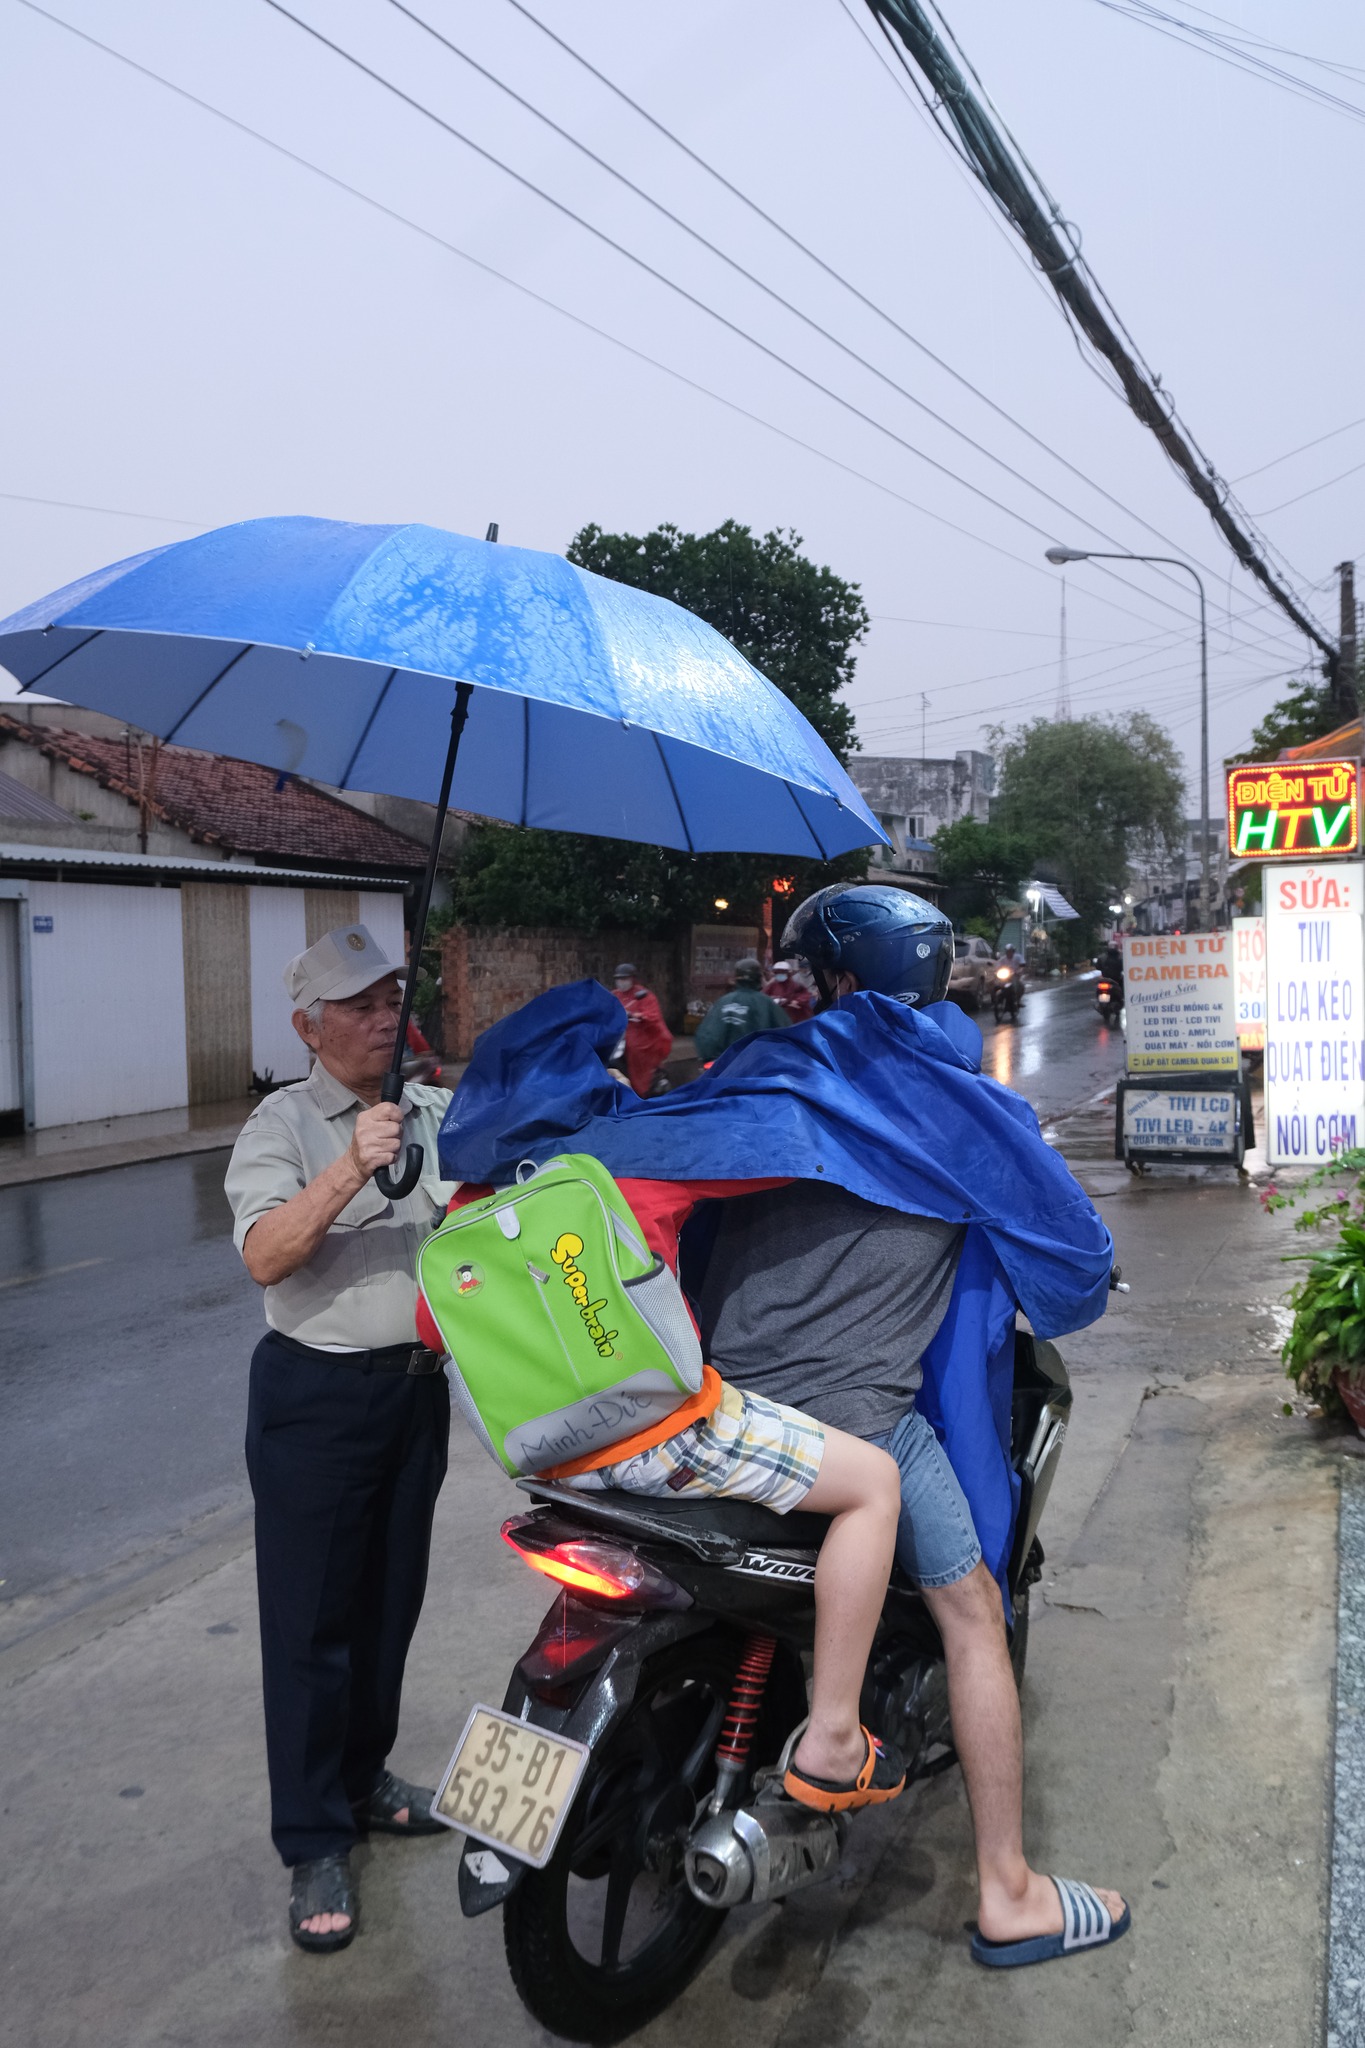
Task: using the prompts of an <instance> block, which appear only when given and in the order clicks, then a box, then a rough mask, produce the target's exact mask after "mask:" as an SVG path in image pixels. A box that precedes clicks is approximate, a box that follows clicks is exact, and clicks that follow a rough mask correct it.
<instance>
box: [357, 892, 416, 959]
mask: <svg viewBox="0 0 1365 2048" xmlns="http://www.w3.org/2000/svg"><path fill="white" fill-rule="evenodd" d="M356 923H357V924H363V925H365V926H366V927H367V929H368V930H369V933H370V936H371V938H372V939H374V940H375V941H376V942H377V944H379V945H381V946H382V947H383V948H384V951H385V952H386V953H387V954H388V956H389V958H390V960H392V961H394V963H395V964H396V965H397V966H400V967H401V966H402V964H403V943H404V941H403V896H402V892H401V890H398V889H362V890H361V892H360V915H359V917H358V918H357V919H356Z"/></svg>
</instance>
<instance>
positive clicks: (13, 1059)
mask: <svg viewBox="0 0 1365 2048" xmlns="http://www.w3.org/2000/svg"><path fill="white" fill-rule="evenodd" d="M27 909H28V905H27V904H25V903H13V902H9V903H7V902H4V901H0V1110H11V1109H22V1108H23V1106H24V1071H23V1060H22V1051H23V1047H22V1041H21V1026H20V1018H19V917H20V914H21V912H26V911H27Z"/></svg>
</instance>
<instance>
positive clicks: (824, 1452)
mask: <svg viewBox="0 0 1365 2048" xmlns="http://www.w3.org/2000/svg"><path fill="white" fill-rule="evenodd" d="M620 1185H621V1189H622V1193H623V1194H625V1196H626V1199H627V1200H628V1201H629V1202H630V1204H631V1207H632V1209H633V1210H634V1211H635V1213H636V1215H637V1217H639V1218H640V1220H641V1222H642V1224H643V1225H644V1227H645V1229H646V1232H647V1234H648V1235H649V1236H650V1240H651V1243H652V1244H653V1245H654V1248H655V1249H656V1250H659V1251H660V1252H661V1253H662V1255H663V1256H664V1257H667V1256H668V1251H669V1249H670V1246H669V1245H668V1243H667V1240H666V1239H665V1240H664V1241H663V1242H662V1243H661V1242H660V1239H659V1237H658V1235H657V1234H656V1232H654V1231H652V1230H650V1223H651V1221H653V1220H654V1219H653V1217H652V1215H651V1213H650V1212H651V1207H652V1206H653V1205H652V1204H651V1202H650V1201H649V1200H648V1199H647V1198H646V1197H645V1196H644V1195H643V1194H642V1189H643V1188H644V1187H646V1186H647V1187H648V1188H649V1192H650V1195H651V1196H654V1197H655V1198H656V1200H657V1197H658V1195H659V1192H660V1191H661V1190H663V1189H666V1188H669V1187H676V1186H678V1185H679V1184H677V1183H662V1182H661V1183H647V1184H646V1183H640V1182H633V1181H624V1182H622V1183H620ZM726 1192H727V1193H728V1192H730V1189H729V1188H728V1187H727V1189H726ZM688 1193H689V1198H690V1199H689V1206H690V1200H693V1199H695V1198H696V1191H695V1190H689V1191H688ZM684 1213H685V1212H684ZM675 1244H676V1241H675ZM673 1248H674V1255H675V1257H676V1249H675V1246H674V1247H673ZM669 1263H670V1264H672V1263H673V1261H672V1260H670V1261H669ZM706 1370H707V1376H708V1379H709V1380H710V1381H712V1382H714V1383H715V1386H716V1387H718V1388H719V1399H718V1400H717V1401H716V1403H715V1405H714V1406H713V1407H712V1408H711V1409H710V1412H709V1413H707V1414H704V1415H701V1416H700V1417H699V1418H698V1419H697V1420H696V1421H692V1422H689V1423H688V1425H687V1426H686V1427H685V1428H683V1429H680V1430H679V1431H678V1433H677V1434H676V1435H675V1436H670V1437H666V1438H665V1439H664V1441H663V1442H662V1443H657V1444H651V1445H649V1446H648V1447H647V1448H645V1449H641V1450H635V1451H632V1452H631V1453H630V1454H629V1455H627V1456H625V1457H620V1458H617V1459H615V1460H613V1461H612V1462H610V1463H600V1464H599V1463H594V1464H593V1465H592V1466H591V1469H588V1470H582V1469H579V1470H572V1469H571V1470H561V1471H560V1472H558V1473H557V1474H556V1477H558V1478H559V1479H560V1480H561V1482H562V1483H563V1484H565V1485H568V1486H574V1487H577V1488H579V1489H581V1490H583V1491H589V1492H590V1491H596V1490H600V1489H603V1488H606V1487H619V1488H622V1489H623V1490H624V1491H626V1492H627V1493H640V1494H677V1495H679V1496H681V1497H683V1498H687V1497H689V1496H695V1497H703V1496H710V1497H711V1498H713V1499H718V1500H748V1501H755V1502H757V1503H758V1504H759V1505H761V1506H763V1507H766V1508H771V1509H772V1511H773V1513H774V1514H778V1515H786V1514H790V1513H791V1511H792V1509H793V1508H797V1507H802V1508H807V1509H809V1510H810V1511H811V1513H813V1514H819V1515H828V1516H829V1517H830V1525H829V1530H828V1533H827V1535H826V1536H825V1540H824V1542H823V1543H822V1545H821V1547H820V1557H819V1562H818V1563H817V1565H816V1568H815V1669H814V1673H813V1677H812V1683H811V1711H810V1720H809V1722H808V1723H807V1725H806V1729H805V1732H804V1733H803V1734H802V1736H801V1740H800V1742H799V1743H798V1744H797V1746H796V1749H795V1751H794V1753H793V1755H792V1758H791V1763H790V1766H789V1768H788V1770H787V1774H786V1777H785V1779H784V1781H783V1784H784V1789H785V1790H786V1791H787V1792H788V1793H789V1794H790V1796H791V1797H792V1798H793V1799H798V1800H800V1801H801V1803H802V1804H803V1805H805V1806H813V1807H816V1808H817V1809H819V1810H820V1811H821V1812H825V1813H838V1812H848V1811H850V1810H852V1809H853V1808H854V1807H859V1806H873V1805H880V1804H881V1803H883V1802H884V1801H886V1800H888V1799H894V1798H895V1797H896V1795H897V1793H899V1792H900V1791H901V1790H902V1789H903V1787H904V1784H905V1765H904V1762H903V1760H902V1758H901V1756H900V1753H899V1751H898V1750H897V1749H896V1747H895V1745H894V1744H892V1743H882V1742H880V1741H879V1740H878V1738H877V1737H876V1736H874V1735H873V1734H872V1732H871V1731H870V1730H869V1729H867V1728H865V1727H863V1726H862V1724H861V1722H860V1721H859V1718H858V1705H859V1695H860V1693H861V1691H862V1682H863V1673H864V1670H865V1669H866V1666H867V1659H868V1654H869V1652H870V1651H871V1648H872V1639H873V1637H874V1635H875V1634H876V1630H877V1622H878V1620H879V1618H880V1616H881V1610H882V1601H883V1599H884V1598H885V1595H886V1585H887V1580H888V1578H889V1577H890V1574H891V1562H892V1558H893V1556H894V1553H895V1544H896V1524H897V1522H898V1520H899V1518H900V1510H901V1485H900V1469H899V1467H898V1466H897V1464H896V1462H895V1460H894V1458H892V1457H890V1456H889V1455H888V1453H887V1452H885V1451H883V1450H879V1449H878V1448H877V1447H876V1446H875V1445H874V1444H870V1443H865V1442H864V1441H863V1440H862V1438H860V1437H854V1436H847V1435H846V1434H845V1433H844V1431H843V1430H838V1429H827V1428H825V1427H824V1426H823V1424H821V1423H819V1422H816V1421H815V1420H814V1418H813V1417H811V1416H809V1415H803V1414H801V1413H800V1412H799V1410H797V1409H795V1408H788V1407H785V1406H783V1405H782V1404H781V1403H780V1402H777V1401H769V1400H766V1399H765V1398H764V1397H763V1396H762V1395H761V1394H749V1393H746V1392H745V1391H744V1390H743V1388H741V1387H735V1386H730V1385H729V1384H727V1383H724V1382H720V1381H718V1380H717V1379H716V1375H715V1374H714V1373H713V1371H712V1369H711V1367H710V1366H708V1367H707V1369H706ZM622 1448H626V1447H624V1446H623V1447H622Z"/></svg>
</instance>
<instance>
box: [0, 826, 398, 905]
mask: <svg viewBox="0 0 1365 2048" xmlns="http://www.w3.org/2000/svg"><path fill="white" fill-rule="evenodd" d="M63 815H65V814H63ZM0 866H3V867H25V868H34V867H43V868H105V869H110V868H122V869H123V870H124V871H125V872H126V871H127V870H129V869H132V870H133V871H134V872H135V873H139V874H147V875H189V876H191V877H192V878H193V879H194V880H195V881H198V882H246V883H250V882H292V883H293V884H294V886H295V888H297V889H317V888H321V887H323V886H324V885H325V884H327V883H329V882H332V883H336V882H343V883H345V885H346V887H347V888H350V889H393V890H398V889H401V888H402V887H403V883H402V882H401V881H399V880H398V879H397V878H396V877H394V876H392V875H357V874H355V873H353V872H352V873H342V872H332V871H330V870H328V871H320V870H314V869H307V870H305V869H302V868H263V867H255V866H253V864H252V863H251V862H249V861H244V860H178V859H176V858H175V856H174V855H171V854H159V853H103V852H99V851H96V850H95V849H93V848H90V847H84V846H19V845H13V844H10V843H8V842H6V841H0Z"/></svg>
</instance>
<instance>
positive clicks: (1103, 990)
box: [1099, 981, 1112, 996]
mask: <svg viewBox="0 0 1365 2048" xmlns="http://www.w3.org/2000/svg"><path fill="white" fill-rule="evenodd" d="M1111 986H1112V984H1111V983H1109V982H1107V981H1102V982H1101V983H1100V986H1099V993H1100V994H1101V995H1102V996H1107V995H1108V993H1109V990H1110V987H1111Z"/></svg>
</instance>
